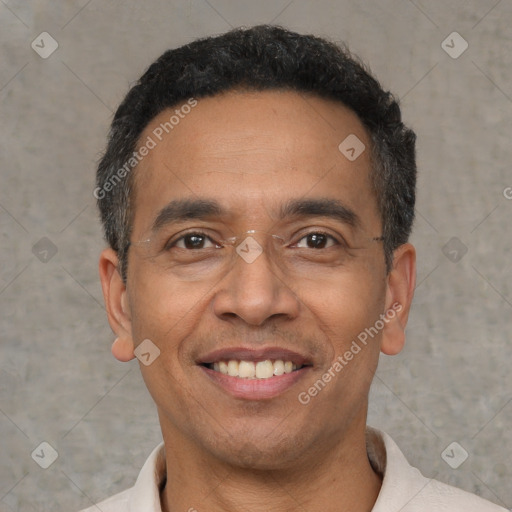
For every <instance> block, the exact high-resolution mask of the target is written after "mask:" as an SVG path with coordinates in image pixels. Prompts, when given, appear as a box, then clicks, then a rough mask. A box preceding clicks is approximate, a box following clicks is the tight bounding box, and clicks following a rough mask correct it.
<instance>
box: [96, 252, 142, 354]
mask: <svg viewBox="0 0 512 512" xmlns="http://www.w3.org/2000/svg"><path fill="white" fill-rule="evenodd" d="M99 273H100V279H101V287H102V290H103V298H104V300H105V307H106V309H107V316H108V321H109V324H110V327H111V328H112V330H113V331H114V332H115V333H116V335H117V338H116V340H115V341H114V343H113V344H112V354H113V355H114V357H115V358H116V359H118V360H119V361H130V360H131V359H133V358H134V357H135V355H134V343H133V339H132V328H131V314H130V305H129V302H128V295H127V290H126V286H125V284H124V282H123V280H122V278H121V275H120V274H119V271H118V258H117V254H116V252H115V251H114V250H112V249H105V250H104V251H102V253H101V255H100V260H99Z"/></svg>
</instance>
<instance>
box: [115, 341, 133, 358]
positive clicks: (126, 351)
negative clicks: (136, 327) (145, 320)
mask: <svg viewBox="0 0 512 512" xmlns="http://www.w3.org/2000/svg"><path fill="white" fill-rule="evenodd" d="M112 355H113V356H114V357H115V358H116V359H118V360H119V361H121V362H123V363H126V362H127V361H131V360H132V359H134V358H135V354H134V353H133V342H132V341H131V340H128V339H126V338H116V339H115V340H114V343H112Z"/></svg>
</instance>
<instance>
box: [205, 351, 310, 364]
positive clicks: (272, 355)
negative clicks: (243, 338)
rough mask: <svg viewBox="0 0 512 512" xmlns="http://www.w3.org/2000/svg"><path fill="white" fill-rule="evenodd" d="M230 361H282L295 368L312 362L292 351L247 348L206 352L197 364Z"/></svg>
mask: <svg viewBox="0 0 512 512" xmlns="http://www.w3.org/2000/svg"><path fill="white" fill-rule="evenodd" d="M231 359H234V360H238V361H254V362H258V361H265V360H267V359H273V360H277V359H281V360H283V361H291V362H292V363H295V364H296V365H297V366H302V365H311V364H312V361H311V359H310V358H308V357H306V356H305V355H301V354H299V353H297V352H294V351H293V350H288V349H286V348H281V347H266V348H257V349H255V348H247V347H231V348H222V349H217V350H213V351H212V352H208V353H207V354H205V355H203V356H201V357H200V358H199V359H198V360H197V364H210V363H217V362H219V361H229V360H231Z"/></svg>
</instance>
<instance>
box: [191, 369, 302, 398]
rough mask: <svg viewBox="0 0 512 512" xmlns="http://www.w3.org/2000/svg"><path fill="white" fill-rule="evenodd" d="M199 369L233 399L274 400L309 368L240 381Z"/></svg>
mask: <svg viewBox="0 0 512 512" xmlns="http://www.w3.org/2000/svg"><path fill="white" fill-rule="evenodd" d="M199 368H201V370H203V372H204V373H205V374H206V376H207V377H208V378H210V379H211V380H212V381H213V382H214V383H215V384H217V385H218V386H220V387H221V388H222V389H224V390H225V391H227V392H228V393H229V394H230V395H232V396H234V397H235V398H243V399H245V400H265V399H269V398H274V397H276V396H278V395H280V394H281V393H284V392H285V391H286V390H288V389H289V388H291V387H292V386H293V385H294V384H295V383H296V382H298V381H299V380H300V379H302V378H303V377H304V376H305V375H306V373H307V372H308V370H309V369H310V368H311V367H310V366H304V367H303V368H301V369H300V370H295V371H293V372H291V373H284V374H283V375H274V376H273V377H270V378H268V379H242V378H239V377H231V376H230V375H225V374H224V373H221V372H217V371H215V370H211V369H210V368H206V367H205V366H199Z"/></svg>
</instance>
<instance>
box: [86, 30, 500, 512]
mask: <svg viewBox="0 0 512 512" xmlns="http://www.w3.org/2000/svg"><path fill="white" fill-rule="evenodd" d="M414 145H415V135H414V133H413V132H412V131H411V130H409V129H408V128H407V127H405V126H404V125H403V123H402V122H401V114H400V109H399V107H398V105H397V103H396V102H395V100H394V98H393V96H392V95H391V94H390V93H388V92H385V91H384V90H382V88H381V87H380V85H379V83H378V82H377V81H376V80H375V79H374V78H373V77H372V76H370V74H369V73H368V72H367V71H366V70H365V69H364V68H363V66H362V65H360V64H359V63H358V62H357V61H356V60H355V59H354V58H352V57H351V56H350V55H349V53H348V52H347V51H344V50H342V49H340V48H339V47H337V46H335V45H333V44H331V43H329V42H327V41H325V40H322V39H319V38H316V37H312V36H303V35H299V34H296V33H293V32H289V31H286V30H284V29H282V28H280V27H272V26H258V27H253V28H251V29H245V30H242V29H238V30H234V31H231V32H229V33H227V34H224V35H221V36H219V37H213V38H206V39H203V40H198V41H195V42H193V43H191V44H189V45H187V46H184V47H182V48H178V49H176V50H172V51H168V52H166V53H164V54H163V55H162V56H161V57H160V58H159V59H158V60H157V61H156V62H155V63H153V64H152V65H151V66H150V67H149V69H148V70H147V71H146V73H145V74H144V75H143V76H142V78H141V79H140V81H139V82H138V83H137V84H136V85H135V86H134V87H133V88H132V89H131V90H130V92H129V93H128V95H127V96H126V98H125V99H124V101H123V102H122V104H121V105H120V107H119V109H118V110H117V112H116V114H115V118H114V121H113V123H112V128H111V132H110V135H109V143H108V147H107V150H106V153H105V155H104V157H103V158H102V160H101V162H100V164H99V168H98V174H97V188H96V190H95V195H96V197H97V198H98V203H99V207H100V211H101V216H102V221H103V224H104V228H105V233H106V238H107V240H108V242H109V245H110V247H109V248H108V249H106V250H105V251H103V253H102V254H101V258H100V275H101V282H102V286H103V292H104V297H105V303H106V306H107V312H108V318H109V322H110V325H111V327H112V329H113V330H114V331H115V333H116V335H117V339H116V341H115V342H114V344H113V347H112V352H113V354H114V356H115V357H116V358H118V359H119V360H121V361H129V360H131V359H133V358H134V357H137V358H138V359H139V361H140V368H141V371H142V374H143V378H144V380H145V383H146V385H147V387H148V390H149V392H150V393H151V395H152V397H153V399H154V400H155V403H156V405H157V409H158V414H159V419H160V424H161V428H162V434H163V439H164V442H163V443H162V445H160V446H158V447H157V448H156V449H155V450H154V452H153V453H152V454H151V455H150V457H149V459H148V460H147V462H146V464H145V465H144V467H143V468H142V470H141V473H140V475H139V478H138V479H137V482H136V483H135V486H134V487H133V488H132V489H129V490H127V491H125V492H122V493H121V494H118V495H117V496H114V497H112V498H110V499H107V500H106V501H104V502H102V503H100V504H98V505H97V507H91V508H90V510H91V511H92V510H98V509H99V510H102V511H103V512H110V511H112V512H114V511H115V512H120V511H132V512H135V511H137V512H143V511H151V512H153V511H164V512H175V511H189V512H192V511H199V512H200V511H203V510H204V511H208V512H217V511H235V510H237V511H238V510H247V511H251V512H255V511H269V510H272V511H288V510H304V511H308V512H318V511H323V512H325V511H340V510H350V511H351V512H368V511H373V512H391V511H393V512H398V511H402V512H412V511H415V512H419V511H429V512H431V511H434V510H435V511H460V512H477V511H478V512H485V511H489V512H491V511H499V510H504V509H502V508H500V507H498V506H497V505H493V504H492V503H489V502H487V501H484V500H482V499H480V498H478V497H477V496H474V495H471V494H468V493H466V492H463V491H461V490H457V489H455V488H453V487H449V486H447V485H444V484H442V483H439V482H437V481H435V480H430V479H426V478H424V477H423V476H422V475H421V474H420V473H419V471H418V470H416V469H414V468H412V467H411V466H409V464H408V463H407V461H406V460H405V458H404V456H403V455H402V453H401V452H400V450H399V449H398V447H397V446H396V445H395V443H394V442H393V441H392V439H391V438H390V437H389V436H388V435H387V434H385V433H383V432H380V431H378V430H376V429H372V428H370V427H367V426H366V416H367V408H368V394H369V389H370V384H371V381H372V377H373V375H374V373H375V371H376V368H377V363H378V358H379V353H380V352H383V353H385V354H389V355H392V354H396V353H398V352H400V350H401V349H402V347H403V345H404V341H405V334H404V331H405V326H406V323H407V318H408V314H409V310H410V306H411V301H412V298H413V292H414V286H415V274H416V267H415V250H414V247H413V246H412V245H411V244H410V243H408V237H409V234H410V231H411V226H412V222H413V218H414V202H415V182H416V164H415V146H414Z"/></svg>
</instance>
